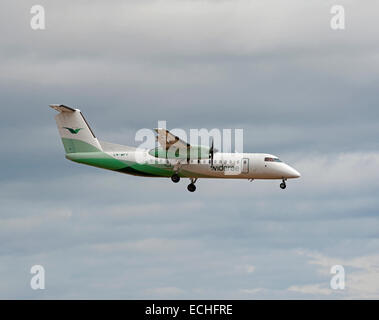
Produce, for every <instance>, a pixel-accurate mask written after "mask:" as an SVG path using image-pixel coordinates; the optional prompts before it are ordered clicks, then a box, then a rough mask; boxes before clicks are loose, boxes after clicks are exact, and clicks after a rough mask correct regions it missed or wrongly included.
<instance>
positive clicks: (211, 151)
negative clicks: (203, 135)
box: [209, 138, 214, 167]
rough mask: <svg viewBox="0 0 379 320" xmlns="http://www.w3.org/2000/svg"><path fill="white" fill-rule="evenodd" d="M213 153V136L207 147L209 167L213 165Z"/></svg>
mask: <svg viewBox="0 0 379 320" xmlns="http://www.w3.org/2000/svg"><path fill="white" fill-rule="evenodd" d="M213 154H214V148H213V138H212V144H211V147H210V149H209V159H211V167H213Z"/></svg>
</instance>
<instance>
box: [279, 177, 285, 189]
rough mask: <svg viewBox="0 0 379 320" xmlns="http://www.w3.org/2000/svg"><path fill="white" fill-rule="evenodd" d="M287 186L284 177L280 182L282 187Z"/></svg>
mask: <svg viewBox="0 0 379 320" xmlns="http://www.w3.org/2000/svg"><path fill="white" fill-rule="evenodd" d="M286 187H287V185H286V180H285V179H283V182H282V183H281V184H280V188H282V189H285V188H286Z"/></svg>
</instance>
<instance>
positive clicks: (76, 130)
mask: <svg viewBox="0 0 379 320" xmlns="http://www.w3.org/2000/svg"><path fill="white" fill-rule="evenodd" d="M63 128H64V129H67V130H68V131H70V132H71V133H72V134H77V133H78V132H79V131H80V130H82V129H83V128H78V129H73V128H67V127H63Z"/></svg>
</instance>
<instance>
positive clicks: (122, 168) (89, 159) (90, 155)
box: [62, 138, 172, 177]
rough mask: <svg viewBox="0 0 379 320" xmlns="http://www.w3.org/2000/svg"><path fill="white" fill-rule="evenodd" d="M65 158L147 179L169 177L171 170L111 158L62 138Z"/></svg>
mask: <svg viewBox="0 0 379 320" xmlns="http://www.w3.org/2000/svg"><path fill="white" fill-rule="evenodd" d="M62 142H63V145H64V148H65V150H66V158H67V159H69V160H72V161H74V162H77V163H82V164H86V165H89V166H94V167H97V168H102V169H108V170H113V171H118V172H123V173H128V174H133V175H139V176H147V177H170V176H171V175H172V168H163V167H156V166H154V165H148V164H139V163H135V162H129V161H122V160H118V159H115V158H113V157H112V156H110V155H109V154H107V153H105V152H103V151H101V150H99V149H97V148H96V147H94V146H92V145H90V144H88V143H86V142H84V141H81V140H77V139H68V138H62Z"/></svg>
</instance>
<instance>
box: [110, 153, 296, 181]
mask: <svg viewBox="0 0 379 320" xmlns="http://www.w3.org/2000/svg"><path fill="white" fill-rule="evenodd" d="M109 155H111V156H112V157H114V158H116V159H119V160H125V161H131V162H135V163H138V164H141V165H143V166H154V167H157V168H165V169H167V170H170V169H171V170H172V171H173V172H174V171H177V172H179V173H180V174H181V176H185V177H193V178H230V179H291V178H298V177H300V173H299V172H298V171H296V170H295V169H294V168H292V167H291V166H289V165H288V164H286V163H284V162H281V161H280V160H279V159H278V158H277V157H276V156H273V155H271V154H265V153H219V152H217V153H215V154H214V158H213V165H212V164H211V160H210V159H193V160H191V159H189V160H187V159H165V158H156V157H154V156H152V155H150V154H149V150H138V149H137V150H135V151H134V152H130V150H129V151H128V152H122V151H119V152H110V153H109ZM265 159H276V160H277V161H265ZM279 161H280V162H279Z"/></svg>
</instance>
